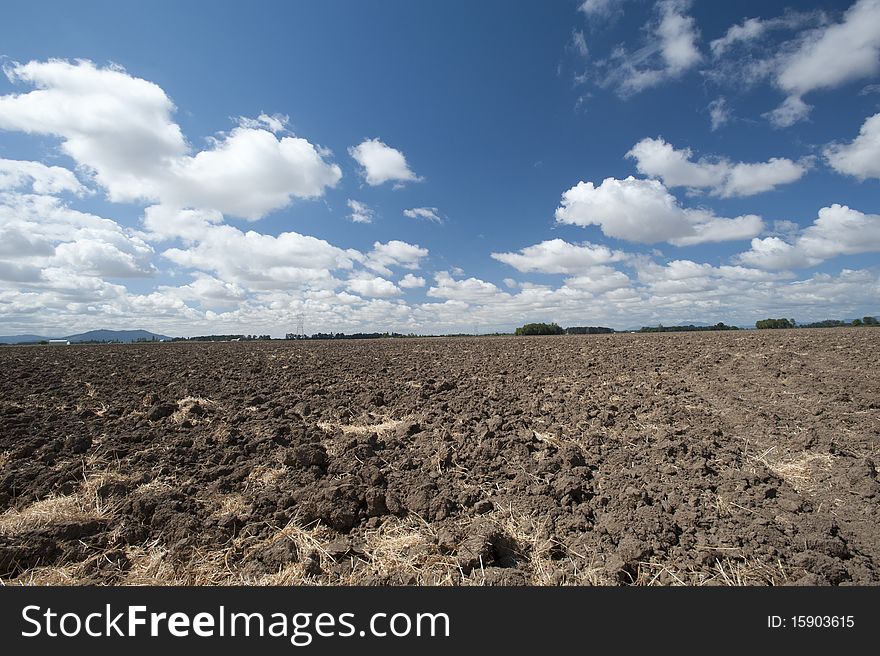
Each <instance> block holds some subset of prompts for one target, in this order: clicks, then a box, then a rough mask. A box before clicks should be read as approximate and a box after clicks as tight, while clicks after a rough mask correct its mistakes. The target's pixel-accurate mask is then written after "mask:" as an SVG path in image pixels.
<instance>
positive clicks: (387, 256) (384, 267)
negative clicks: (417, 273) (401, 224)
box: [363, 239, 428, 276]
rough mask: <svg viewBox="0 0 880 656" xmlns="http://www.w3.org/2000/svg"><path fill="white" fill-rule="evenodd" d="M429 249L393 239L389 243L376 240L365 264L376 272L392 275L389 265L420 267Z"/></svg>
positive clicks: (408, 267)
mask: <svg viewBox="0 0 880 656" xmlns="http://www.w3.org/2000/svg"><path fill="white" fill-rule="evenodd" d="M427 255H428V249H427V248H422V247H420V246H419V245H418V244H408V243H406V242H405V241H400V240H397V239H392V240H391V241H389V242H387V243H384V244H383V243H381V242H378V241H377V242H375V243H374V244H373V250H372V251H370V252H369V253H368V254H367V256H366V258H365V259H364V262H363V264H364V266H365V267H366V268H368V269H370V270H372V271H375V272H376V273H379V274H382V275H384V276H390V275H391V270H390V269H389V268H388V267H392V266H399V267H403V268H404V269H418V268H419V266H420V264H421V260H422V258H424V257H427Z"/></svg>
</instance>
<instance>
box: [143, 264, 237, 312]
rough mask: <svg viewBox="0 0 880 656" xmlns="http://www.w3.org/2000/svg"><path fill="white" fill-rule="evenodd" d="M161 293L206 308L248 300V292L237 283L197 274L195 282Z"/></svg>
mask: <svg viewBox="0 0 880 656" xmlns="http://www.w3.org/2000/svg"><path fill="white" fill-rule="evenodd" d="M158 291H159V292H160V293H165V294H171V295H175V296H177V297H179V298H181V299H183V300H193V301H198V302H199V303H201V304H202V305H204V306H209V307H216V306H217V305H218V304H221V305H222V304H231V303H238V302H240V301H243V300H245V299H246V298H247V296H248V294H247V290H246V289H245V288H243V287H241V286H240V285H238V284H237V283H234V282H225V281H223V280H219V279H218V278H215V277H214V276H209V275H207V274H204V273H201V272H196V273H194V274H193V281H192V282H191V283H189V284H187V285H183V286H181V287H166V286H162V287H159V289H158Z"/></svg>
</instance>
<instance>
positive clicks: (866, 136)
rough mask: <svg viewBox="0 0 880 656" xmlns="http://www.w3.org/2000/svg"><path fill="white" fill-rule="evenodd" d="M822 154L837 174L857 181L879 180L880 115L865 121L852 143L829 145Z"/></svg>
mask: <svg viewBox="0 0 880 656" xmlns="http://www.w3.org/2000/svg"><path fill="white" fill-rule="evenodd" d="M824 154H825V159H826V160H827V161H828V164H829V166H831V168H833V169H834V170H835V171H837V172H838V173H843V174H844V175H851V176H854V177H856V178H858V179H859V180H866V179H868V178H880V114H874V115H873V116H869V117H868V118H867V119H865V122H864V123H863V124H862V128H861V129H860V130H859V135H858V136H857V137H856V138H855V139H854V140H853V141H851V142H850V143H843V144H841V143H834V144H831V145H829V146H828V147H827V148H826V149H825V153H824Z"/></svg>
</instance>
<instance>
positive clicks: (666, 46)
mask: <svg viewBox="0 0 880 656" xmlns="http://www.w3.org/2000/svg"><path fill="white" fill-rule="evenodd" d="M690 4H691V3H690V0H660V2H658V3H657V4H656V5H655V10H656V13H657V16H656V19H655V21H654V22H652V23H651V24H649V25H648V26H646V29H647V31H648V33H649V34H650V37H649V39H648V42H647V44H646V45H645V46H644V47H642V48H641V49H640V50H637V51H635V52H629V51H627V50H625V49H623V48H618V49H617V50H615V51H614V52H613V53H612V56H611V58H610V60H609V62H608V77H607V79H606V82H605V83H606V84H612V85H614V86H616V87H617V89H618V91H619V92H620V94H621V95H624V96H629V95H633V94H636V93H639V92H641V91H644V90H645V89H649V88H651V87H655V86H658V85H660V84H662V83H663V82H666V81H667V80H670V79H676V78H679V77H681V76H682V75H683V74H684V73H686V72H687V71H689V70H691V69H692V68H694V67H695V66H697V65H698V64H699V63H700V62H702V61H703V55H702V53H701V52H700V49H699V48H698V47H697V41H698V40H699V36H700V33H699V30H698V29H697V27H696V23H695V21H694V19H693V17H692V16H689V15H687V14H686V13H685V12H687V10H688V9H689V8H690Z"/></svg>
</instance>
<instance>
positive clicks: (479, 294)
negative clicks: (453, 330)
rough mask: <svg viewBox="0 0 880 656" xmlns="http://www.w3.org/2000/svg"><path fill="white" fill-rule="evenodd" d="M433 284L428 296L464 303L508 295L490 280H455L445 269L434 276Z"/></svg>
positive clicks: (499, 298)
mask: <svg viewBox="0 0 880 656" xmlns="http://www.w3.org/2000/svg"><path fill="white" fill-rule="evenodd" d="M434 282H435V285H434V286H433V287H430V288H429V289H428V292H427V294H428V296H432V297H435V298H445V299H449V300H453V301H462V302H464V303H474V304H478V305H483V304H486V303H490V302H493V301H496V302H497V301H499V300H505V299H507V298H509V297H510V295H509V294H507V293H506V292H502V291H501V290H500V289H498V287H496V286H495V285H493V284H492V283H491V282H486V281H485V280H480V279H479V278H466V279H465V280H455V279H454V278H453V277H452V276H450V275H449V272H447V271H440V272H438V273H437V274H435V276H434Z"/></svg>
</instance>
